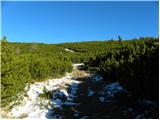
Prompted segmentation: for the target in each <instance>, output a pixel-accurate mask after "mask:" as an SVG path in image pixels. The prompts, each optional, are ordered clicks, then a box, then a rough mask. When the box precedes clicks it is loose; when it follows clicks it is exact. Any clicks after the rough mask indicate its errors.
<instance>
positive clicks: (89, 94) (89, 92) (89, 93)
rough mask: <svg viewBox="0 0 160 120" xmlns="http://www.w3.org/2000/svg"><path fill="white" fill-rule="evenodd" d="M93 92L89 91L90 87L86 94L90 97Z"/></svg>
mask: <svg viewBox="0 0 160 120" xmlns="http://www.w3.org/2000/svg"><path fill="white" fill-rule="evenodd" d="M93 94H94V92H93V91H91V90H90V89H88V96H89V97H90V96H93Z"/></svg>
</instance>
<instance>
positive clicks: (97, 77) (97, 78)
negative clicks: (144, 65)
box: [94, 75, 103, 82]
mask: <svg viewBox="0 0 160 120" xmlns="http://www.w3.org/2000/svg"><path fill="white" fill-rule="evenodd" d="M94 80H95V81H96V82H98V81H101V80H103V77H102V76H100V75H96V76H95V77H94Z"/></svg>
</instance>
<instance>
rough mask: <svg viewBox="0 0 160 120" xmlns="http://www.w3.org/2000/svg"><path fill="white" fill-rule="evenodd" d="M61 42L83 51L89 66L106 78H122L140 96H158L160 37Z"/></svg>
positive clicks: (113, 79)
mask: <svg viewBox="0 0 160 120" xmlns="http://www.w3.org/2000/svg"><path fill="white" fill-rule="evenodd" d="M61 46H64V47H67V48H70V49H72V50H74V51H77V52H80V53H83V54H82V55H81V57H82V58H81V60H82V61H83V62H85V65H86V68H87V69H90V70H92V71H96V72H97V73H99V74H100V75H102V76H103V78H104V80H105V81H106V82H113V81H119V82H120V83H121V84H122V85H123V86H124V87H125V88H126V89H127V90H128V91H129V92H131V94H132V95H133V96H134V97H136V98H147V99H152V100H153V99H154V100H158V92H159V86H158V85H159V39H157V38H140V39H134V40H130V41H122V40H121V39H119V41H109V42H106V41H103V42H83V43H66V44H62V45H61ZM83 56H84V57H83Z"/></svg>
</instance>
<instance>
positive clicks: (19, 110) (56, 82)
mask: <svg viewBox="0 0 160 120" xmlns="http://www.w3.org/2000/svg"><path fill="white" fill-rule="evenodd" d="M79 65H82V63H81V64H74V65H73V66H74V69H76V68H77V67H78V66H79ZM72 74H73V73H67V74H66V76H65V77H62V78H59V79H50V80H48V81H45V82H36V83H34V84H32V85H30V86H26V87H29V90H28V91H27V92H26V94H27V97H26V96H24V99H23V101H22V103H21V104H20V105H17V106H15V107H14V108H13V109H12V110H11V112H10V113H9V116H10V117H14V118H21V117H22V116H24V115H25V117H24V118H26V119H30V118H37V119H48V118H49V117H51V115H50V114H53V115H52V118H62V116H60V115H58V114H54V111H53V110H50V109H49V108H51V106H52V105H53V106H54V107H58V108H61V107H62V105H69V106H70V105H78V103H74V102H73V98H74V97H76V96H75V94H76V91H77V89H78V88H77V87H78V84H79V83H80V81H76V80H75V79H73V76H72ZM44 87H45V88H46V90H47V91H54V92H53V96H52V97H53V98H52V99H51V100H50V101H49V100H46V99H42V98H39V94H40V93H43V89H44ZM68 87H69V88H70V93H68V91H67V88H68ZM25 89H27V88H25ZM49 104H50V105H51V106H50V105H49ZM47 114H48V115H47Z"/></svg>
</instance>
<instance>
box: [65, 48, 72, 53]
mask: <svg viewBox="0 0 160 120" xmlns="http://www.w3.org/2000/svg"><path fill="white" fill-rule="evenodd" d="M65 50H66V51H68V52H72V53H74V51H73V50H70V49H68V48H66V49H65Z"/></svg>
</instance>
